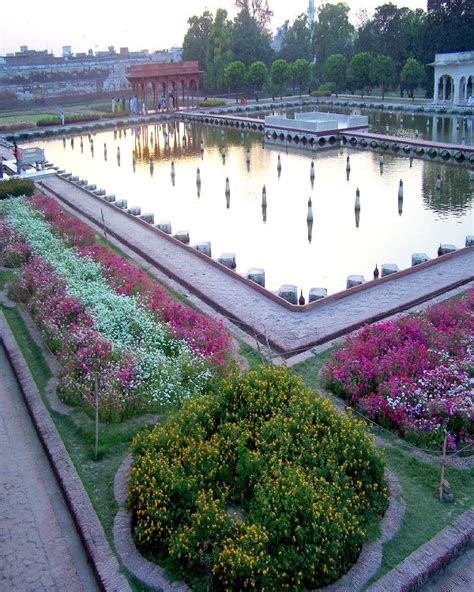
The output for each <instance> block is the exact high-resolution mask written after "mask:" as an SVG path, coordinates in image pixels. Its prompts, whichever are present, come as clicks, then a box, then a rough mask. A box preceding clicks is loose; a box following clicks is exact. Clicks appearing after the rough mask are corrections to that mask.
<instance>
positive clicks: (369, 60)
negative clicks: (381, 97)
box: [347, 51, 374, 96]
mask: <svg viewBox="0 0 474 592" xmlns="http://www.w3.org/2000/svg"><path fill="white" fill-rule="evenodd" d="M373 61H374V57H373V56H372V55H371V54H370V53H368V52H366V51H364V52H361V53H358V54H357V55H355V56H354V57H353V58H352V60H351V61H350V63H349V68H348V71H347V75H348V78H349V82H350V83H351V84H352V85H353V86H354V88H358V89H360V91H361V94H362V96H364V91H365V89H366V88H367V87H368V86H369V84H370V71H371V68H372V64H373Z"/></svg>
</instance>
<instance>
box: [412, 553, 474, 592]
mask: <svg viewBox="0 0 474 592" xmlns="http://www.w3.org/2000/svg"><path fill="white" fill-rule="evenodd" d="M473 590H474V548H472V547H471V548H470V549H468V550H467V551H466V552H465V553H463V554H462V555H461V556H460V557H458V558H457V559H455V560H454V561H453V562H452V563H450V564H449V565H448V566H447V567H446V569H443V570H442V571H440V572H439V573H437V574H436V575H435V576H433V577H432V578H431V579H430V580H429V581H428V582H426V584H425V585H424V586H422V587H421V588H419V592H472V591H473Z"/></svg>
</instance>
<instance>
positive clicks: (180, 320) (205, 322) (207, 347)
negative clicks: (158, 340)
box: [29, 194, 231, 367]
mask: <svg viewBox="0 0 474 592" xmlns="http://www.w3.org/2000/svg"><path fill="white" fill-rule="evenodd" d="M29 202H30V204H31V205H32V206H33V207H34V208H36V209H38V210H40V211H41V212H43V214H44V216H45V218H46V220H47V221H48V222H49V224H50V225H51V227H52V229H53V231H54V232H57V233H58V234H59V235H60V236H62V237H64V238H65V239H66V240H67V242H68V243H69V244H70V245H71V246H74V247H76V248H78V253H79V254H80V255H83V256H88V257H91V258H92V259H93V260H94V261H96V262H98V263H100V264H101V266H102V268H103V271H104V276H105V278H106V280H107V282H108V283H109V285H110V286H111V287H112V288H113V289H114V290H115V291H116V292H118V293H119V294H125V295H127V296H131V295H135V294H138V295H139V296H140V299H141V301H142V302H143V303H144V304H145V305H146V306H147V307H148V308H149V309H151V310H152V311H153V312H155V313H156V315H157V316H158V318H159V319H160V320H162V321H165V322H166V323H167V324H168V326H169V327H170V328H171V331H172V333H173V335H174V336H175V337H177V338H178V339H183V340H185V341H186V343H187V344H188V345H189V346H190V347H191V349H192V350H194V351H196V352H199V353H201V354H203V355H204V356H206V357H207V358H208V359H209V360H210V361H211V362H212V364H213V365H215V366H218V367H224V366H225V365H226V364H227V362H228V359H229V355H230V350H231V345H230V338H229V335H228V333H227V331H226V330H225V329H224V326H223V324H222V322H220V321H216V320H214V319H211V318H209V317H206V316H204V315H203V314H200V313H198V312H196V311H194V310H192V309H191V308H189V307H188V306H185V305H183V304H180V303H178V302H176V301H174V300H172V299H171V298H170V297H169V295H168V292H167V291H166V290H165V289H164V288H163V287H161V286H160V285H159V284H158V283H157V282H156V281H155V280H153V279H152V278H151V277H150V276H149V275H148V274H146V273H145V272H144V271H142V270H141V269H139V268H138V267H136V266H135V265H133V264H131V263H129V262H128V261H126V260H125V259H124V258H123V257H120V256H119V255H116V254H115V253H114V252H113V251H112V250H111V249H109V248H108V247H103V246H99V245H96V244H94V232H93V231H92V230H91V229H90V228H89V227H88V226H86V225H85V224H83V223H82V222H80V221H79V220H78V219H77V218H75V217H73V216H70V215H69V214H67V213H66V212H64V211H63V210H62V209H61V208H60V207H59V206H58V204H57V203H56V201H55V200H53V199H51V198H49V197H46V196H44V195H41V194H37V195H35V196H34V197H32V198H30V200H29Z"/></svg>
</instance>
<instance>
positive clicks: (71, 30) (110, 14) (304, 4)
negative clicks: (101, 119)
mask: <svg viewBox="0 0 474 592" xmlns="http://www.w3.org/2000/svg"><path fill="white" fill-rule="evenodd" d="M335 2H336V0H334V3H335ZM392 2H394V3H395V4H397V5H399V6H408V7H409V8H413V9H414V8H424V9H426V0H392ZM383 3H384V0H352V1H349V0H347V4H349V6H350V7H351V20H352V21H353V22H356V21H357V16H356V15H357V12H358V11H359V10H360V9H361V8H365V9H366V10H367V11H368V12H369V15H370V14H371V13H372V12H373V10H374V8H375V7H376V6H379V5H380V4H383ZM319 4H320V2H319V0H316V2H315V5H316V7H317V6H318V5H319ZM270 6H271V8H272V10H273V12H274V17H273V20H272V28H273V29H276V27H277V26H279V25H281V24H283V23H284V21H285V20H287V19H289V20H290V21H291V20H293V19H294V18H295V17H297V16H298V15H299V14H301V13H302V12H306V11H307V8H308V1H307V0H291V1H288V0H270ZM219 7H222V8H226V9H227V10H228V12H229V14H230V15H231V16H233V15H234V14H235V8H234V2H233V0H137V1H135V2H134V1H133V0H131V1H130V0H128V1H127V0H115V1H114V0H105V1H104V0H73V1H67V0H20V2H19V4H18V6H14V5H13V4H10V8H11V10H8V18H5V15H3V16H2V17H1V18H0V54H5V53H8V52H13V51H18V50H19V47H20V45H27V46H28V47H29V48H30V49H37V50H39V49H48V50H49V51H53V52H54V53H55V54H57V55H60V54H61V52H62V46H63V45H71V46H72V51H73V52H78V51H87V50H88V49H89V48H92V49H93V50H94V51H97V50H99V49H107V47H108V46H109V45H114V46H115V48H116V49H118V48H119V47H123V46H128V47H129V49H130V50H139V49H145V48H146V49H150V50H155V49H164V48H169V47H172V46H180V45H181V44H182V41H183V37H184V34H185V32H186V29H187V19H188V17H189V16H192V15H194V14H201V13H202V12H203V11H204V10H205V9H206V8H208V9H209V10H211V11H212V12H215V10H216V9H217V8H219Z"/></svg>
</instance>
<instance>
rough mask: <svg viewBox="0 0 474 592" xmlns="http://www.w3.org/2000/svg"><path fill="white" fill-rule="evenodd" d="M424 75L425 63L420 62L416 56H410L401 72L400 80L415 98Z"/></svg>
mask: <svg viewBox="0 0 474 592" xmlns="http://www.w3.org/2000/svg"><path fill="white" fill-rule="evenodd" d="M423 77H424V69H423V64H420V62H419V61H418V60H415V58H408V60H407V61H406V63H405V65H404V66H403V68H402V71H401V73H400V82H401V84H404V85H405V86H406V87H407V88H408V89H409V92H410V96H411V98H412V99H413V100H415V89H416V88H417V87H418V86H420V84H421V82H422V80H423Z"/></svg>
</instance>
